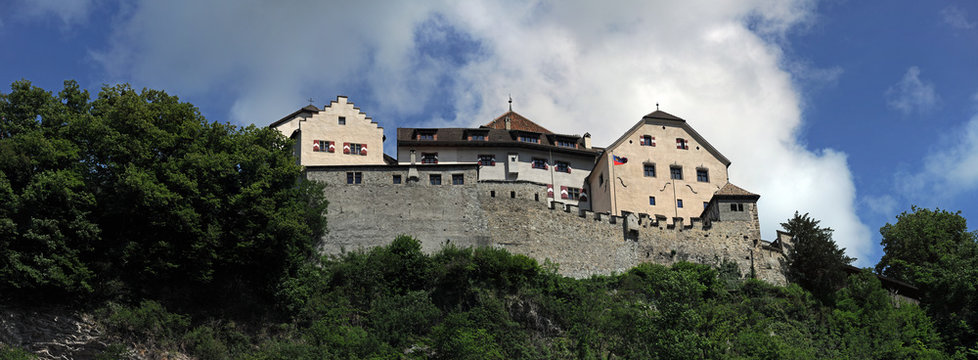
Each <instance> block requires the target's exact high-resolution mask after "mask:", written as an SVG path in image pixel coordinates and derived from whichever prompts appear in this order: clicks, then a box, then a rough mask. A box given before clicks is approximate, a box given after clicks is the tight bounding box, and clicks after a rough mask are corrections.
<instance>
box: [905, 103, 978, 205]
mask: <svg viewBox="0 0 978 360" xmlns="http://www.w3.org/2000/svg"><path fill="white" fill-rule="evenodd" d="M955 130H956V131H952V132H950V133H949V134H945V135H943V136H942V138H941V139H938V141H936V142H935V146H934V147H933V148H932V149H931V151H930V152H929V153H928V154H927V156H925V157H924V163H923V166H922V168H921V169H922V170H921V171H920V172H918V173H913V174H908V173H903V174H899V176H898V177H897V187H898V190H900V192H901V193H903V194H906V196H907V197H908V198H910V199H911V200H914V201H915V202H917V203H919V204H920V205H923V206H935V205H936V204H937V203H939V202H941V201H943V200H949V199H952V198H954V197H957V196H959V195H961V194H962V193H965V192H969V191H974V190H978V114H975V115H974V116H972V117H971V119H970V120H969V121H968V122H967V123H964V124H963V125H962V126H961V127H960V128H959V129H955Z"/></svg>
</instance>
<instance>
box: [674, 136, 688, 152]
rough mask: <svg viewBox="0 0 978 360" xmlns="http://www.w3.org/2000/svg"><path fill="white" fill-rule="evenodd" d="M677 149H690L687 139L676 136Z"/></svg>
mask: <svg viewBox="0 0 978 360" xmlns="http://www.w3.org/2000/svg"><path fill="white" fill-rule="evenodd" d="M676 149H682V150H689V144H688V143H687V142H686V139H683V138H676Z"/></svg>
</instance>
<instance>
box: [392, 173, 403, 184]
mask: <svg viewBox="0 0 978 360" xmlns="http://www.w3.org/2000/svg"><path fill="white" fill-rule="evenodd" d="M391 183H392V184H400V183H401V175H394V179H393V180H392V181H391Z"/></svg>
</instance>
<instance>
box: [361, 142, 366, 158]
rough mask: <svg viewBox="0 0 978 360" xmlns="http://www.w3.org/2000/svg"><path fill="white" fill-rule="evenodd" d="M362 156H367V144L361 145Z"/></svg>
mask: <svg viewBox="0 0 978 360" xmlns="http://www.w3.org/2000/svg"><path fill="white" fill-rule="evenodd" d="M360 155H362V156H367V144H363V145H360Z"/></svg>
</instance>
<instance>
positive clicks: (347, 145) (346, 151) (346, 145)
mask: <svg viewBox="0 0 978 360" xmlns="http://www.w3.org/2000/svg"><path fill="white" fill-rule="evenodd" d="M343 153H344V154H349V153H350V143H348V142H345V143H343Z"/></svg>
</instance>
